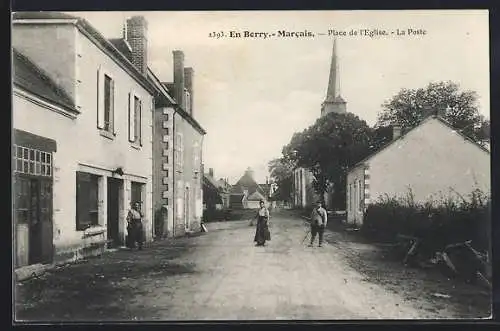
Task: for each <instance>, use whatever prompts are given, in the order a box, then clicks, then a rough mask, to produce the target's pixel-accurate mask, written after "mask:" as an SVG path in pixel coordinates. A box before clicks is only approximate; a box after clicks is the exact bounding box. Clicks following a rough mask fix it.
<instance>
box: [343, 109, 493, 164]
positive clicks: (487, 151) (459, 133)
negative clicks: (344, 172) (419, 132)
mask: <svg viewBox="0 0 500 331" xmlns="http://www.w3.org/2000/svg"><path fill="white" fill-rule="evenodd" d="M433 119H434V120H437V121H438V122H440V123H441V124H443V125H444V126H446V127H448V128H449V129H450V130H453V131H455V132H456V133H457V134H458V135H460V136H461V137H462V138H463V139H465V140H468V141H469V142H471V143H473V144H474V145H476V146H477V147H479V148H480V149H482V150H483V151H485V152H486V153H490V151H489V150H488V149H487V148H485V147H484V146H482V145H480V144H479V143H477V142H476V141H474V140H472V139H471V138H469V137H467V136H466V135H465V134H463V133H462V132H460V131H458V130H456V129H455V128H454V127H453V125H452V124H451V123H449V122H448V121H447V120H445V119H444V118H442V117H441V116H438V115H429V116H427V117H426V118H424V119H423V120H422V121H420V123H418V124H417V125H415V126H414V127H412V128H411V129H409V130H408V131H407V132H405V133H404V134H402V135H401V136H399V137H398V138H396V139H393V140H391V141H390V142H388V143H386V144H384V145H383V146H381V147H380V148H378V149H377V150H376V151H375V152H373V153H371V154H370V155H368V156H367V157H365V158H364V159H363V160H361V161H359V162H357V163H356V164H355V165H354V166H352V167H351V168H349V169H348V172H349V171H351V170H352V169H354V168H356V167H358V166H359V165H361V164H363V163H365V162H367V161H368V160H370V159H371V158H372V157H374V156H375V155H377V154H378V153H380V152H381V151H382V150H384V149H387V148H389V147H390V146H392V145H393V144H394V143H395V142H396V141H399V140H401V139H403V137H405V136H406V135H407V134H408V133H410V132H411V131H413V130H415V129H416V128H418V127H420V126H422V125H423V124H424V123H427V122H429V121H431V120H433Z"/></svg>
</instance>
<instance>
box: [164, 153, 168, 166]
mask: <svg viewBox="0 0 500 331" xmlns="http://www.w3.org/2000/svg"><path fill="white" fill-rule="evenodd" d="M165 163H167V164H168V155H165Z"/></svg>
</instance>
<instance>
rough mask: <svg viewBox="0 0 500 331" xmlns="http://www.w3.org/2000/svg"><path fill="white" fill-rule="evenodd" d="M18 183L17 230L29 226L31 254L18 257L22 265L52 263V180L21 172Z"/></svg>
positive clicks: (17, 263) (28, 238) (17, 262)
mask: <svg viewBox="0 0 500 331" xmlns="http://www.w3.org/2000/svg"><path fill="white" fill-rule="evenodd" d="M14 181H15V183H14V185H15V193H16V197H15V201H14V203H15V216H14V217H15V224H16V225H17V226H16V229H17V231H22V230H21V229H22V228H23V227H22V225H25V228H27V241H26V242H17V241H16V245H27V246H28V247H27V251H26V253H27V256H26V255H25V257H24V258H22V257H18V260H22V261H24V263H23V262H22V261H16V265H17V266H21V265H20V264H26V263H27V264H28V265H31V264H36V263H51V262H52V255H53V233H52V231H53V229H52V227H53V224H52V179H51V178H40V177H35V176H25V175H17V176H16V177H15V179H14Z"/></svg>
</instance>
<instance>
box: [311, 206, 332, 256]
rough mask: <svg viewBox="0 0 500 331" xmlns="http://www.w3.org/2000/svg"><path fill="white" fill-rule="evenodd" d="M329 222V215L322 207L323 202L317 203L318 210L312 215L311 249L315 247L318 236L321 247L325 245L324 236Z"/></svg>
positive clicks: (315, 209) (314, 210)
mask: <svg viewBox="0 0 500 331" xmlns="http://www.w3.org/2000/svg"><path fill="white" fill-rule="evenodd" d="M327 222H328V215H327V213H326V210H325V209H324V208H323V207H322V206H321V201H320V200H318V201H317V202H316V208H314V209H313V211H312V213H311V243H310V244H309V247H312V246H313V243H314V239H315V238H316V234H318V237H319V245H318V246H319V247H322V245H323V234H324V232H325V227H326V223H327Z"/></svg>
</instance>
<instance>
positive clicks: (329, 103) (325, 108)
mask: <svg viewBox="0 0 500 331" xmlns="http://www.w3.org/2000/svg"><path fill="white" fill-rule="evenodd" d="M332 112H334V113H345V112H347V102H346V101H345V100H344V99H343V98H342V97H341V96H340V74H339V65H338V61H337V40H336V39H334V40H333V51H332V63H331V66H330V77H329V79H328V88H327V91H326V98H325V101H324V102H323V103H322V104H321V116H325V115H326V114H329V113H332Z"/></svg>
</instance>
